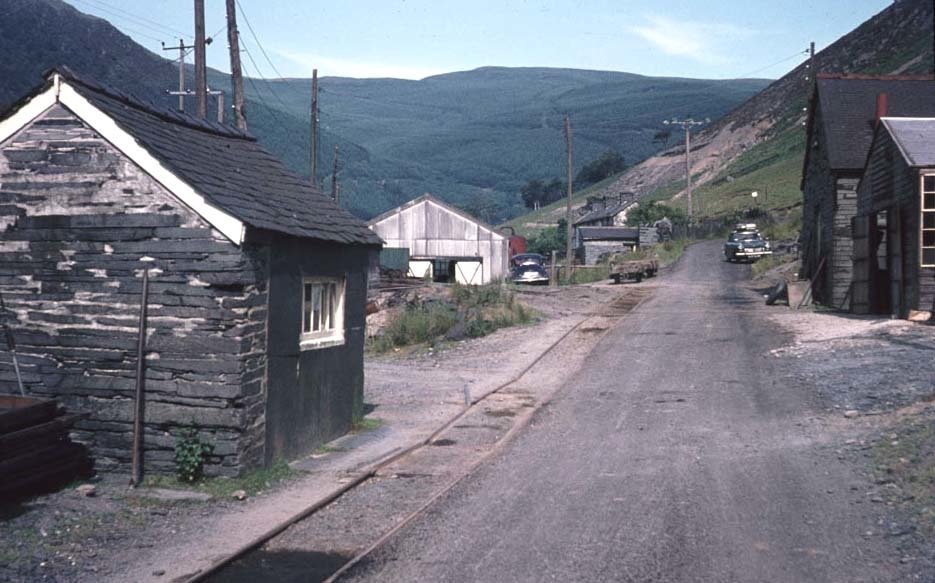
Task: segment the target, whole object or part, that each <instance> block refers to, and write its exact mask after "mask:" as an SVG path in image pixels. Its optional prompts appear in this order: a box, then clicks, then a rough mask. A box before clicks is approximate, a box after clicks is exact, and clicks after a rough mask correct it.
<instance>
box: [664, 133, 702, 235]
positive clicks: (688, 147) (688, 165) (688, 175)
mask: <svg viewBox="0 0 935 583" xmlns="http://www.w3.org/2000/svg"><path fill="white" fill-rule="evenodd" d="M709 121H711V120H709V119H705V120H704V121H695V120H693V119H692V118H690V117H689V118H685V119H677V118H674V117H673V118H672V119H667V120H665V121H663V122H662V123H663V124H665V125H669V124H672V125H679V126H682V129H684V130H685V184H686V186H685V193H686V198H687V200H688V224H689V225H691V221H692V158H691V152H692V130H691V129H692V127H693V126H700V125H704V124H706V123H708V122H709Z"/></svg>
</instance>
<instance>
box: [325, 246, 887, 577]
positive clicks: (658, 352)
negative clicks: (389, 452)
mask: <svg viewBox="0 0 935 583" xmlns="http://www.w3.org/2000/svg"><path fill="white" fill-rule="evenodd" d="M748 270H749V267H746V266H740V265H733V264H727V263H724V262H722V261H721V258H720V253H719V244H718V243H703V244H700V245H696V246H694V247H692V248H690V249H689V250H688V252H687V255H686V256H685V257H684V258H683V260H682V262H681V263H680V265H679V267H678V268H677V269H676V270H675V272H674V273H673V274H671V275H670V276H668V277H666V278H664V279H663V280H661V281H660V282H659V284H660V287H659V289H658V290H657V293H656V294H655V296H654V297H653V298H652V299H650V300H649V301H647V302H645V303H643V304H642V305H641V306H639V307H638V308H637V309H636V310H635V311H634V312H633V313H631V314H630V316H629V317H628V318H627V319H626V320H624V321H623V322H622V323H621V324H619V325H618V326H617V327H616V328H615V329H613V330H611V331H610V332H609V333H608V335H607V336H605V337H604V339H603V341H602V342H601V343H600V344H599V345H598V346H597V348H596V349H595V350H594V351H593V352H592V353H591V354H590V355H589V356H588V358H587V360H586V362H585V366H584V367H582V368H581V370H580V371H579V372H577V373H576V374H575V375H574V376H573V377H572V378H571V380H570V381H568V382H567V383H566V384H565V387H564V388H563V389H562V390H561V391H559V393H558V394H557V395H555V396H554V398H553V400H552V402H551V404H550V405H549V406H547V407H546V408H544V409H542V410H540V412H539V413H538V415H537V417H536V419H535V421H534V422H533V424H532V425H531V427H529V428H528V429H527V430H526V432H525V433H524V434H523V435H522V436H520V437H519V438H518V439H517V440H516V441H515V442H514V443H513V444H512V445H511V446H510V447H509V448H507V449H506V450H505V451H504V452H503V453H502V454H501V455H499V456H498V457H497V458H496V460H495V461H494V462H493V463H491V464H488V465H486V466H484V467H482V468H481V469H480V470H479V471H478V472H476V473H475V474H474V475H472V476H471V477H469V478H468V479H466V480H464V481H462V482H461V483H460V484H459V485H458V486H457V487H456V488H455V489H454V490H452V491H451V492H450V493H449V494H448V495H447V496H445V497H444V498H443V499H441V500H440V501H439V502H438V503H437V504H436V505H435V506H434V507H432V508H431V509H430V510H429V511H428V512H427V513H426V514H425V515H423V516H422V518H421V519H419V520H417V521H414V522H413V523H411V524H410V525H409V526H408V527H406V528H405V529H403V530H402V531H400V532H399V533H398V534H397V536H395V537H394V538H393V539H392V540H391V541H390V542H389V543H388V544H387V545H385V546H384V547H382V548H381V549H380V550H378V551H377V552H376V553H374V554H373V555H371V556H370V558H369V559H367V560H365V561H363V562H362V563H360V564H359V565H358V567H357V568H356V569H355V570H353V571H352V572H351V573H349V574H348V575H346V576H345V578H342V581H343V580H359V581H364V580H367V581H371V580H372V581H536V582H538V581H547V580H558V581H667V582H676V581H718V582H726V581H745V582H746V581H769V582H785V581H788V582H796V583H798V582H808V581H815V582H830V581H840V582H845V581H846V582H849V583H852V582H869V581H893V580H897V579H899V578H901V577H902V572H901V570H900V565H899V562H898V554H897V553H895V552H893V550H892V549H891V548H890V546H889V545H890V542H889V541H888V540H887V539H885V538H883V537H881V536H880V535H879V533H877V532H876V530H877V529H876V524H877V523H876V517H875V516H874V514H873V511H872V510H871V509H869V508H868V507H867V506H868V505H862V504H860V502H861V500H860V497H861V496H863V493H862V492H861V491H860V490H861V489H862V487H863V484H864V478H863V477H861V476H860V475H859V474H858V473H856V471H855V470H853V469H851V466H849V465H847V463H846V462H845V461H842V460H840V459H838V458H837V457H835V456H834V455H833V453H832V452H831V451H829V448H828V443H829V441H831V440H832V439H833V436H830V435H828V433H827V431H828V430H827V429H826V428H825V427H826V425H827V424H825V423H822V419H821V417H822V415H826V413H825V412H824V410H823V409H821V408H820V407H819V406H818V405H817V404H816V403H815V401H814V398H813V392H812V390H811V388H810V387H809V386H807V385H804V384H802V385H796V384H786V383H784V382H783V381H782V380H781V379H783V378H784V377H783V375H782V374H781V371H779V370H775V367H777V366H779V365H777V364H776V362H775V361H776V359H775V358H771V355H770V352H769V351H770V350H771V349H772V348H774V347H776V346H778V345H780V344H781V343H782V340H783V339H782V338H781V337H779V335H780V333H779V332H777V330H776V327H775V326H774V325H772V324H771V323H770V321H769V320H768V319H767V317H766V316H765V315H764V313H763V311H762V310H759V309H757V308H758V306H757V304H760V303H761V301H762V300H761V298H760V297H759V296H758V295H756V293H755V292H753V291H751V290H749V289H748V288H747V287H745V286H744V285H743V284H742V282H743V280H745V279H746V277H747V276H748V274H749V271H748Z"/></svg>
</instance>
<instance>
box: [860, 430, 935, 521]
mask: <svg viewBox="0 0 935 583" xmlns="http://www.w3.org/2000/svg"><path fill="white" fill-rule="evenodd" d="M891 437H892V436H890V437H888V438H884V439H881V440H880V441H879V442H877V443H876V444H875V445H874V448H873V460H874V478H876V481H877V482H878V483H884V484H885V483H892V484H894V485H895V486H896V487H897V488H894V489H893V492H894V494H893V496H894V497H895V498H896V499H895V500H893V501H894V502H896V503H897V504H900V505H902V506H903V507H908V509H910V510H911V511H912V514H913V515H914V516H915V517H916V518H917V520H918V526H919V529H920V531H921V532H922V533H923V534H925V535H928V536H931V535H935V456H932V452H933V451H935V419H933V418H931V417H928V418H925V417H923V418H921V419H916V420H913V421H910V422H907V423H905V424H903V425H902V426H900V428H899V429H898V430H897V432H896V439H892V438H891Z"/></svg>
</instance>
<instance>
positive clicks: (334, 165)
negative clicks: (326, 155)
mask: <svg viewBox="0 0 935 583" xmlns="http://www.w3.org/2000/svg"><path fill="white" fill-rule="evenodd" d="M331 198H333V199H334V200H335V201H337V200H338V145H337V144H335V145H334V159H333V160H332V162H331Z"/></svg>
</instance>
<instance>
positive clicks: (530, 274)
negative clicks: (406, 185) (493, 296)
mask: <svg viewBox="0 0 935 583" xmlns="http://www.w3.org/2000/svg"><path fill="white" fill-rule="evenodd" d="M511 279H512V280H513V283H520V284H533V285H546V284H548V283H549V272H548V271H546V270H545V267H543V266H541V265H535V264H527V265H518V266H516V267H514V268H513V270H512V272H511Z"/></svg>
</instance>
